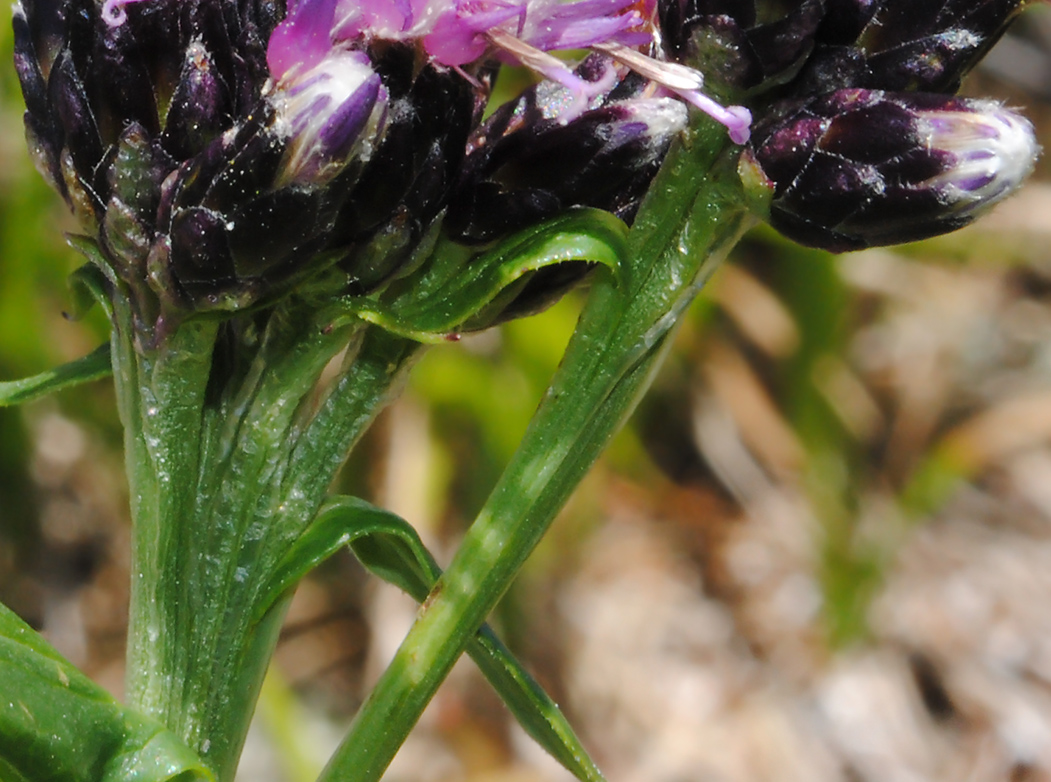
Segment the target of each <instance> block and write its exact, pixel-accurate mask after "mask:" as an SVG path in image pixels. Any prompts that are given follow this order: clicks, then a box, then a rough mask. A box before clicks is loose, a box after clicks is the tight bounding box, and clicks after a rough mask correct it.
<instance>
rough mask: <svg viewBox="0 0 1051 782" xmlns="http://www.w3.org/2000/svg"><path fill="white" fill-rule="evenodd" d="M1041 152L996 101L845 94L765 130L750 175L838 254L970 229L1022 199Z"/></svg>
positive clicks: (797, 226)
mask: <svg viewBox="0 0 1051 782" xmlns="http://www.w3.org/2000/svg"><path fill="white" fill-rule="evenodd" d="M1038 151H1039V148H1038V146H1037V144H1036V140H1035V138H1034V136H1033V129H1032V126H1031V125H1030V124H1029V122H1028V121H1027V120H1025V119H1024V118H1022V117H1020V116H1019V115H1017V114H1015V113H1014V112H1011V111H1008V110H1007V109H1005V108H1003V106H1001V105H1000V104H998V103H995V102H993V101H988V100H966V99H963V98H953V97H946V96H943V95H930V94H924V93H885V92H881V91H874V90H856V89H852V90H840V91H838V92H835V93H832V94H830V95H826V96H821V97H818V98H815V99H812V100H810V101H807V102H806V103H804V104H802V105H801V106H799V107H798V108H796V110H794V111H793V112H791V113H789V114H787V116H784V118H783V119H781V120H780V121H779V122H777V123H776V124H774V125H772V126H767V127H766V128H763V129H762V130H761V132H759V133H758V134H757V136H756V138H755V140H754V141H753V144H752V145H751V146H750V147H749V148H748V149H747V150H746V151H745V153H744V154H743V155H742V157H741V162H740V166H739V169H740V172H741V176H742V180H743V181H744V182H745V183H746V187H747V188H749V189H750V191H751V194H752V196H753V198H754V200H755V202H756V203H759V202H763V201H764V199H765V201H766V203H767V204H768V209H769V214H768V215H766V216H767V217H768V219H769V221H770V223H771V225H773V226H774V227H775V228H777V229H778V230H779V231H780V232H781V233H783V234H785V235H786V236H788V237H789V238H791V239H794V240H795V241H798V242H800V243H802V244H806V245H809V246H812V247H820V248H823V249H827V250H832V251H834V252H841V251H845V250H857V249H861V248H864V247H871V246H879V245H888V244H897V243H900V242H908V241H914V240H917V239H923V238H926V237H929V236H934V235H937V234H941V233H946V232H948V231H952V230H955V229H957V228H960V227H962V226H964V225H966V224H967V223H969V222H971V221H972V220H974V219H975V218H976V217H977V216H978V215H979V214H981V213H982V212H983V211H985V210H986V209H987V208H988V207H990V206H992V205H993V204H995V203H997V202H999V201H1001V200H1002V199H1004V198H1005V197H1006V196H1007V195H1009V194H1010V193H1011V192H1013V191H1014V190H1015V189H1016V188H1017V187H1018V186H1019V185H1020V184H1021V182H1022V181H1023V180H1024V179H1025V177H1026V176H1027V175H1028V174H1029V173H1030V171H1031V170H1032V168H1033V163H1034V161H1035V159H1036V155H1037V153H1038Z"/></svg>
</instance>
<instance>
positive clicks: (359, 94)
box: [14, 0, 750, 324]
mask: <svg viewBox="0 0 1051 782" xmlns="http://www.w3.org/2000/svg"><path fill="white" fill-rule="evenodd" d="M653 16H654V11H653V9H652V8H651V7H650V6H648V5H646V4H642V5H638V4H636V3H635V2H634V0H572V1H571V2H562V0H458V1H457V2H451V1H450V0H360V1H359V0H296V1H294V2H290V3H289V4H288V6H287V8H286V7H283V5H282V4H281V3H280V2H262V1H260V2H246V3H232V2H229V0H106V2H105V3H104V4H102V5H98V4H97V3H96V1H95V0H22V2H20V4H18V5H17V6H16V8H15V20H14V21H15V30H16V49H17V53H16V61H17V63H16V64H17V67H18V72H19V76H20V78H21V82H22V87H23V92H24V94H25V97H26V105H27V112H26V127H27V134H28V138H29V142H30V149H31V151H32V152H33V154H34V156H35V158H36V161H37V163H38V167H39V168H40V170H41V171H42V172H43V173H44V174H45V176H47V177H48V178H49V180H50V181H51V182H52V184H53V185H54V186H55V188H56V189H57V190H58V191H59V192H60V193H61V194H62V195H63V196H64V197H65V199H66V200H67V202H68V203H69V205H70V207H71V208H72V209H73V211H74V212H75V213H76V214H77V215H78V217H80V218H81V221H82V222H83V224H84V225H85V226H87V227H88V229H89V231H91V232H92V233H93V234H95V235H96V236H97V238H98V244H99V246H100V249H101V251H102V255H103V256H104V257H105V258H106V259H107V264H108V267H109V268H108V269H107V271H108V273H109V274H110V276H111V278H112V280H113V282H114V284H120V285H122V286H125V287H126V288H127V289H128V290H129V291H130V293H131V298H132V299H133V300H134V301H135V302H136V303H137V306H138V309H139V310H140V314H141V316H142V318H143V321H144V322H145V323H147V324H148V323H149V322H151V321H152V320H154V319H156V318H157V317H161V316H162V315H161V313H165V312H167V313H169V314H170V313H172V312H178V311H200V310H220V311H237V310H241V309H244V308H247V307H253V306H258V305H259V304H260V303H266V302H267V301H272V300H274V299H275V298H276V297H277V296H279V295H281V294H282V293H283V292H284V291H286V290H288V289H290V288H291V287H293V286H295V285H297V284H298V283H299V282H301V281H302V280H304V279H306V278H308V277H311V276H313V275H316V274H317V273H318V272H319V271H320V270H322V269H332V270H337V271H338V272H339V273H340V274H341V275H343V277H342V279H343V280H344V283H343V285H342V289H343V290H344V291H349V292H353V293H363V292H368V291H371V290H375V289H376V288H377V287H378V286H382V285H383V284H385V283H386V282H387V281H389V280H390V279H391V278H392V277H393V276H395V275H396V274H397V273H398V270H399V269H400V268H402V266H403V265H404V264H405V263H407V262H408V260H409V259H410V258H411V257H412V255H413V253H414V252H415V249H416V248H417V246H418V245H419V243H420V241H421V239H422V237H424V236H426V235H430V234H431V233H432V232H433V230H434V229H435V226H436V225H437V224H438V221H441V220H443V219H446V218H447V223H448V229H447V233H448V234H449V235H450V236H452V237H453V238H455V239H456V240H458V241H463V242H466V243H485V242H491V241H493V240H496V239H498V238H500V237H501V236H503V235H505V234H506V233H508V232H510V231H514V230H517V229H519V228H522V227H525V226H528V225H529V224H530V223H532V222H535V221H538V220H542V219H545V218H547V217H552V216H554V215H556V214H558V213H559V212H560V211H562V210H564V209H567V208H570V207H574V206H592V207H598V208H602V209H608V210H610V211H613V212H615V213H617V214H618V215H620V216H622V217H625V218H630V217H631V215H632V214H633V210H634V209H635V208H636V207H637V205H638V203H639V200H640V199H641V197H642V195H643V194H644V193H645V189H646V187H647V185H648V182H649V180H650V178H651V177H652V176H653V175H654V173H655V172H656V170H657V167H658V166H659V164H660V160H661V159H662V157H663V153H664V152H665V151H666V149H667V148H668V145H669V144H670V143H671V140H672V139H673V138H674V137H675V135H676V134H677V133H678V132H679V131H680V130H681V129H682V128H683V127H685V124H686V121H687V112H686V109H685V108H684V106H683V103H682V100H683V99H685V100H687V101H689V102H691V103H693V104H694V105H699V106H702V107H704V108H706V109H707V110H709V111H710V113H712V114H713V116H716V117H717V118H718V119H721V120H723V121H724V122H726V123H727V125H728V129H729V132H730V134H731V135H732V136H733V137H734V138H736V139H738V140H740V141H743V140H744V139H745V138H746V137H747V132H748V125H749V121H750V117H749V115H748V113H747V111H746V110H744V109H742V108H733V107H731V108H729V109H726V108H724V107H722V106H720V105H718V104H717V103H715V102H714V101H712V100H711V99H710V98H709V97H707V96H706V95H703V94H702V93H701V92H700V88H701V86H702V83H703V79H702V78H701V76H700V74H699V73H698V72H697V71H695V70H692V69H690V68H686V67H683V66H679V65H676V64H672V63H666V62H662V61H660V60H658V59H654V58H653V57H651V56H650V53H654V52H656V51H657V50H656V48H655V47H656V43H657V40H658V36H657V32H656V27H655V26H654V24H653ZM589 47H590V48H592V49H593V50H594V51H595V54H593V55H592V56H591V57H589V58H588V59H587V60H586V61H585V62H583V63H581V64H580V65H579V67H576V68H574V67H571V65H569V64H567V62H566V61H565V60H563V59H559V58H557V57H555V56H553V55H552V54H551V52H552V51H556V50H563V49H579V48H589ZM504 63H512V64H518V65H524V66H526V67H527V68H529V69H531V70H532V71H533V72H535V73H536V74H538V75H539V76H540V77H541V81H540V83H539V85H538V86H537V87H535V88H531V89H529V90H528V91H527V92H526V93H524V94H522V95H521V96H519V97H518V98H517V99H515V100H514V101H512V103H510V104H508V106H507V107H505V108H504V109H502V110H500V111H498V112H497V113H496V114H495V115H494V116H493V117H491V118H490V119H489V120H487V121H486V122H482V115H483V110H484V109H485V106H486V104H487V102H488V100H489V94H490V87H491V85H492V84H493V81H494V78H495V76H496V74H497V72H498V69H499V68H500V66H501V65H502V64H504ZM637 74H641V75H637ZM563 163H566V164H568V167H565V166H563V165H562V164H563Z"/></svg>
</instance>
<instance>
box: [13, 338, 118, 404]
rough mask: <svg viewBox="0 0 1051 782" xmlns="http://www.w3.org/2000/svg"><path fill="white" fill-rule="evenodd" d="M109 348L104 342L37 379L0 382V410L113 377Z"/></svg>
mask: <svg viewBox="0 0 1051 782" xmlns="http://www.w3.org/2000/svg"><path fill="white" fill-rule="evenodd" d="M109 347H110V346H109V343H108V342H106V343H104V344H102V345H100V346H99V347H98V348H96V349H95V350H94V352H92V353H89V354H88V355H86V356H84V357H83V358H78V359H77V360H76V361H70V362H69V363H68V364H63V365H62V366H60V367H55V368H54V369H49V370H48V371H46V372H41V373H40V374H39V375H33V376H32V377H27V378H23V379H22V380H9V381H7V382H0V407H8V406H10V405H20V404H22V403H24V402H31V401H33V400H34V399H40V398H41V397H44V396H47V395H48V394H53V393H55V392H56V391H61V390H62V389H63V388H69V387H71V386H77V385H80V384H81V383H87V382H89V381H91V380H100V379H101V378H104V377H109V376H110V375H112V374H113V366H112V364H111V363H110V352H109Z"/></svg>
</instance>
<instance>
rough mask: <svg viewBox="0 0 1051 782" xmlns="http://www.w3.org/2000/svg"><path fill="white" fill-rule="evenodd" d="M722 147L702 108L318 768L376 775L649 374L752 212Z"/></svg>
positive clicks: (353, 777)
mask: <svg viewBox="0 0 1051 782" xmlns="http://www.w3.org/2000/svg"><path fill="white" fill-rule="evenodd" d="M726 147H727V144H726V142H725V140H724V136H723V132H722V130H721V129H719V128H716V127H714V126H713V125H712V124H711V123H709V122H707V121H705V120H699V121H698V124H697V126H696V127H694V128H693V129H691V131H690V133H689V134H688V135H687V136H686V137H685V138H684V140H683V142H682V143H681V144H679V145H677V146H676V147H675V148H674V149H673V150H672V152H671V153H670V154H669V156H668V159H667V160H666V162H665V164H664V166H663V168H662V170H661V173H660V174H659V175H658V178H657V180H656V181H655V182H654V184H653V186H652V187H651V189H650V194H649V196H648V197H647V199H646V201H645V202H644V204H643V206H642V209H641V210H640V213H639V216H638V218H637V219H636V221H635V225H634V227H633V228H632V231H631V233H630V235H629V239H628V243H629V247H628V249H629V259H628V268H627V270H626V274H624V275H623V278H622V280H621V281H620V282H619V284H617V283H614V282H613V280H612V279H611V278H610V277H608V276H607V277H604V278H602V279H600V280H599V281H598V282H597V283H596V285H595V287H594V288H593V290H592V293H591V295H590V297H589V299H588V303H587V305H586V307H585V309H584V312H583V313H582V315H581V319H580V323H579V324H578V326H577V330H576V332H575V333H574V335H573V338H572V340H571V342H570V345H569V347H568V348H567V351H566V355H565V358H564V359H563V362H562V365H561V367H560V369H559V371H558V373H557V374H556V375H555V378H554V379H553V381H552V384H551V387H550V389H549V390H548V393H547V395H546V396H545V398H544V400H543V402H542V403H541V405H540V407H539V409H538V410H537V413H536V415H535V416H534V418H533V421H532V423H531V425H530V428H529V430H528V432H527V433H526V435H525V438H524V439H523V442H522V444H521V446H520V447H519V450H518V451H517V453H516V455H515V457H514V459H513V460H512V462H511V464H510V465H509V466H508V467H507V469H506V471H505V472H504V474H503V476H502V477H501V479H500V481H499V483H498V484H497V486H496V487H495V489H494V490H493V493H492V494H491V495H490V498H489V501H488V502H487V503H486V506H485V507H484V508H483V510H482V512H481V514H480V515H479V516H478V518H477V520H476V521H475V523H474V525H473V526H472V527H471V529H470V531H469V532H468V534H467V536H466V538H465V540H464V543H463V545H462V546H461V548H460V550H459V551H458V552H457V554H456V557H455V558H454V560H453V562H452V564H451V565H450V566H449V568H448V570H446V571H445V574H444V575H443V576H442V578H441V580H440V581H439V582H438V584H437V586H436V587H435V589H434V590H433V591H432V592H431V595H430V597H429V599H428V602H427V603H426V604H425V606H424V608H423V610H422V611H421V614H420V615H419V617H418V618H417V621H416V623H415V624H414V625H413V627H412V629H411V630H410V631H409V634H408V636H407V637H406V638H405V640H404V642H403V643H402V645H401V647H400V649H399V650H398V652H397V654H396V655H395V657H394V659H393V661H392V662H391V664H390V666H389V667H388V669H387V670H386V671H385V672H384V674H383V676H382V677H381V678H380V681H379V683H378V684H377V686H376V688H375V689H374V690H373V692H372V694H371V695H370V696H369V698H368V700H367V701H366V702H365V704H364V705H363V706H362V708H361V710H360V711H359V713H358V715H357V717H356V718H355V721H354V723H353V725H352V727H351V730H350V732H349V734H348V736H347V737H346V738H345V740H344V741H343V743H342V744H341V745H340V747H339V749H338V750H337V752H336V754H335V755H334V756H333V758H332V759H331V761H330V762H329V765H328V766H327V767H326V769H325V771H324V772H323V774H322V776H321V778H320V780H321V782H337V781H338V782H374V781H375V780H379V778H380V777H381V775H382V774H383V771H384V770H385V769H386V767H387V766H388V764H389V763H390V761H391V759H392V758H393V756H394V754H395V752H396V751H397V749H398V747H399V746H400V745H401V744H402V742H403V741H404V740H405V737H406V736H407V734H408V732H409V731H410V730H411V728H412V726H413V725H414V724H415V723H416V721H417V720H418V719H419V716H420V714H421V713H422V711H423V709H424V707H425V706H426V705H427V703H428V702H429V701H430V699H431V697H433V695H434V693H435V691H436V690H437V688H438V686H439V684H440V683H441V682H442V681H443V680H444V678H445V677H446V675H447V674H448V672H449V670H450V669H451V667H452V665H453V664H454V663H455V662H456V660H457V659H458V658H459V656H460V655H461V653H462V652H463V650H464V648H465V646H466V644H467V643H468V642H469V640H470V639H471V637H472V636H473V635H474V633H475V632H476V631H477V629H478V628H479V627H480V626H481V625H482V623H483V622H484V620H485V618H486V616H487V615H488V614H489V612H490V611H491V610H492V609H493V607H494V606H495V604H496V603H497V602H498V601H499V599H500V597H501V596H502V595H503V594H504V592H505V591H506V589H507V587H508V586H509V584H510V583H511V581H512V579H513V578H514V577H515V575H516V574H517V573H518V570H519V569H520V568H521V566H522V564H523V562H524V561H525V559H526V558H527V557H528V556H529V554H530V553H531V552H532V550H533V548H534V546H535V545H536V544H537V542H538V541H539V540H540V538H541V537H542V536H543V534H544V533H545V532H546V530H547V528H548V526H549V525H550V523H551V521H552V519H553V518H554V517H555V515H556V514H557V512H558V511H559V509H560V508H561V507H562V506H563V504H564V503H565V502H566V500H567V499H568V498H569V495H570V494H571V493H572V491H573V489H574V488H575V487H576V485H577V484H578V483H579V481H580V479H581V478H582V477H583V476H584V474H585V473H586V472H587V470H588V468H589V467H590V466H591V464H592V463H593V462H594V460H595V459H596V458H597V457H598V455H599V453H600V452H601V451H602V449H603V447H604V446H605V444H606V443H607V442H608V440H609V438H610V437H611V436H612V435H613V433H614V432H615V431H616V430H617V429H618V428H619V427H620V426H621V424H622V423H623V422H624V421H625V420H626V418H627V417H628V416H629V415H630V413H631V411H632V409H633V408H634V405H635V403H636V402H637V400H638V398H639V396H640V395H641V394H642V393H643V392H644V391H645V389H646V388H647V387H648V385H649V382H650V379H651V376H652V373H653V372H654V370H655V369H656V367H657V366H658V365H659V362H660V357H661V355H662V352H663V350H664V349H665V348H666V347H667V345H668V342H669V339H668V338H669V335H670V334H671V333H672V330H673V328H674V326H675V325H676V323H677V322H678V320H679V316H680V315H681V314H682V312H683V310H684V309H685V308H686V306H687V305H688V304H689V302H690V301H691V300H692V299H693V297H694V296H695V294H696V293H697V291H698V290H699V289H700V287H701V286H702V285H703V284H704V282H705V281H706V280H707V279H708V277H709V276H710V275H711V273H712V272H713V271H714V270H715V268H716V267H717V265H718V264H719V263H720V262H721V260H722V259H723V258H724V257H725V255H726V253H727V252H728V251H729V250H730V248H731V247H733V245H734V244H735V243H736V242H737V240H738V239H739V238H740V236H741V234H742V233H743V231H744V230H745V229H746V228H747V227H748V226H749V225H750V224H751V218H750V217H749V216H748V214H747V212H746V210H745V208H744V207H743V206H742V203H743V201H742V199H741V196H740V192H739V182H738V179H737V176H736V173H735V171H734V169H733V168H732V163H731V159H730V156H729V154H728V152H727V149H726Z"/></svg>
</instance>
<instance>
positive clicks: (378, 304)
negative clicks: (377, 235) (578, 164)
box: [343, 209, 628, 342]
mask: <svg viewBox="0 0 1051 782" xmlns="http://www.w3.org/2000/svg"><path fill="white" fill-rule="evenodd" d="M627 233H628V229H627V226H625V225H624V223H623V222H622V221H621V220H619V219H618V218H616V217H615V216H613V215H611V214H609V213H608V212H603V211H600V210H598V209H573V210H570V211H568V212H566V213H565V214H563V215H560V216H559V217H556V218H554V219H552V220H548V221H547V222H545V223H541V224H540V225H538V226H534V227H532V228H528V229H526V230H524V231H520V232H519V233H517V234H515V235H513V236H511V237H509V238H507V239H505V240H503V241H502V242H500V243H499V244H498V245H497V246H496V247H494V248H492V249H490V250H488V251H486V252H483V253H478V251H477V249H476V248H472V247H465V246H463V245H459V244H456V243H455V242H451V241H448V240H444V241H441V242H439V244H438V247H437V249H436V250H435V251H434V252H433V253H432V254H431V256H430V258H429V259H428V260H427V262H426V263H425V264H424V265H423V267H422V268H421V269H419V270H417V271H416V272H414V273H412V274H410V275H408V276H407V277H405V278H404V279H403V280H400V281H399V282H397V283H395V284H394V285H392V286H391V287H390V288H388V289H387V290H386V291H384V293H383V294H382V295H380V296H379V297H369V296H348V297H346V298H345V299H344V300H343V304H344V306H345V307H346V309H347V312H348V314H350V315H352V316H354V317H357V318H361V319H362V320H365V321H368V322H369V323H374V324H376V325H377V326H380V327H382V328H384V329H386V330H388V331H391V332H393V333H395V334H398V335H400V336H403V337H408V338H409V339H413V340H416V341H418V342H441V341H443V340H446V339H448V338H449V337H450V336H451V335H454V334H456V333H457V332H458V331H459V330H461V329H463V328H465V327H468V328H471V327H480V326H484V325H486V324H485V312H486V310H487V308H489V307H490V306H492V305H494V304H499V301H500V298H501V294H509V293H513V292H514V291H516V290H517V285H520V284H522V283H524V282H525V281H526V280H527V279H528V277H529V275H530V274H532V273H533V272H536V271H537V270H539V269H542V268H544V267H547V266H554V265H557V264H560V263H566V262H568V261H586V262H590V263H596V264H600V265H602V266H605V267H607V268H609V269H610V270H611V271H612V272H613V274H614V275H615V276H616V275H618V274H619V270H620V266H621V263H622V259H623V258H624V254H625V247H626V244H625V242H626V237H627Z"/></svg>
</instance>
